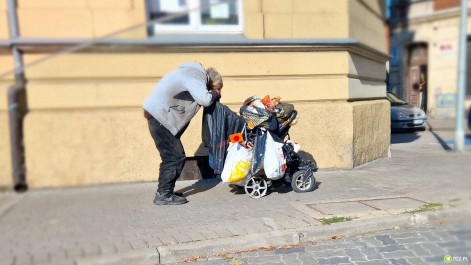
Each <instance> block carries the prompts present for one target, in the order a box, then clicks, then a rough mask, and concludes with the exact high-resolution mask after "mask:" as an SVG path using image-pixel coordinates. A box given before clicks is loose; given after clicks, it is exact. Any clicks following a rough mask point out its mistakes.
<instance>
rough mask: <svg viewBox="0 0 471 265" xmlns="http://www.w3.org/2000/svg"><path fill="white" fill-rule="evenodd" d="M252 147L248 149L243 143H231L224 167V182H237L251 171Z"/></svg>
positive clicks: (222, 175)
mask: <svg viewBox="0 0 471 265" xmlns="http://www.w3.org/2000/svg"><path fill="white" fill-rule="evenodd" d="M251 157H252V149H247V148H245V147H244V145H243V144H242V143H229V147H228V148H227V156H226V161H224V168H223V169H222V173H221V179H222V182H230V183H237V182H240V181H242V180H243V179H244V178H245V177H246V176H247V174H248V173H249V168H250V158H251Z"/></svg>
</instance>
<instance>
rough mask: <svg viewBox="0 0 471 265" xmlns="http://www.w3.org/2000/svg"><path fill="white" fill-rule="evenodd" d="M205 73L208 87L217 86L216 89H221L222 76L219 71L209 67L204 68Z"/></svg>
mask: <svg viewBox="0 0 471 265" xmlns="http://www.w3.org/2000/svg"><path fill="white" fill-rule="evenodd" d="M206 73H207V74H208V77H209V81H208V88H209V89H213V88H217V89H218V90H221V89H222V86H223V83H222V77H221V75H220V74H219V72H218V71H217V70H216V69H214V68H212V67H209V68H208V69H206Z"/></svg>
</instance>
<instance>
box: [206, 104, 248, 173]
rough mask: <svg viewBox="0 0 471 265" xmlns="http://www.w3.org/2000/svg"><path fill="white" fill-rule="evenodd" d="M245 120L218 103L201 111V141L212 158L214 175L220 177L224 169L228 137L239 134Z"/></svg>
mask: <svg viewBox="0 0 471 265" xmlns="http://www.w3.org/2000/svg"><path fill="white" fill-rule="evenodd" d="M244 123H245V120H244V118H243V117H241V116H239V115H237V113H235V112H233V111H232V110H230V109H229V108H228V107H227V106H225V105H223V104H221V103H220V102H219V101H217V102H215V103H214V104H212V105H211V106H209V107H206V108H204V111H203V128H202V140H203V145H204V146H206V147H207V148H208V149H209V154H210V155H211V156H212V157H213V169H214V174H215V175H220V174H221V173H222V169H223V168H224V161H225V158H226V157H225V156H226V150H227V147H228V145H229V142H228V139H229V135H231V134H234V133H237V132H241V131H242V129H243V127H244Z"/></svg>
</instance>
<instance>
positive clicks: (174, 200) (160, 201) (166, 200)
mask: <svg viewBox="0 0 471 265" xmlns="http://www.w3.org/2000/svg"><path fill="white" fill-rule="evenodd" d="M187 202H188V200H187V199H186V198H185V197H180V196H178V195H175V194H172V195H170V196H168V195H167V196H165V195H160V194H159V193H157V194H156V195H155V199H154V204H156V205H178V204H184V203H187Z"/></svg>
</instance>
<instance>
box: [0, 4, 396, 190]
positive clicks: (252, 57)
mask: <svg viewBox="0 0 471 265" xmlns="http://www.w3.org/2000/svg"><path fill="white" fill-rule="evenodd" d="M138 2H139V1H137V0H136V1H130V0H129V1H124V0H123V1H117V2H115V1H91V0H90V1H86V0H82V1H74V2H70V3H69V2H67V3H66V2H64V1H58V0H56V1H53V0H48V1H45V0H44V1H33V0H30V1H25V0H20V1H19V7H20V10H19V15H20V24H21V26H22V32H24V33H25V35H24V37H38V36H39V35H41V36H43V37H55V38H82V37H83V38H92V37H97V36H101V35H102V34H107V33H109V32H112V31H114V30H116V29H117V28H118V26H116V27H114V25H113V23H107V24H110V25H107V26H106V27H104V25H103V23H105V21H100V20H99V19H98V17H100V18H104V17H107V16H110V20H111V21H113V18H116V19H117V20H119V21H122V17H120V16H124V17H127V18H129V19H128V20H125V22H123V23H124V24H127V25H132V24H133V23H134V22H136V23H138V22H139V16H138V15H136V14H135V12H137V13H139V12H141V11H142V12H144V11H143V10H144V7H143V5H138V4H137V3H138ZM324 2H325V1H307V0H253V1H252V0H250V1H249V0H245V1H244V18H245V27H244V34H245V35H246V36H247V37H249V38H253V39H272V38H273V39H279V38H286V39H292V38H295V39H297V38H299V39H316V38H319V39H339V40H340V41H341V42H342V41H344V42H345V43H346V44H344V45H340V46H339V45H337V46H332V47H330V48H328V49H326V48H325V47H321V46H319V47H317V46H316V44H313V45H312V47H310V48H305V47H304V48H303V47H291V48H289V47H288V46H287V47H278V48H271V49H270V50H269V51H267V50H264V49H263V48H258V49H255V48H254V49H253V50H251V51H247V50H244V49H242V48H240V49H239V48H233V49H234V50H230V51H218V50H216V49H214V50H211V48H209V50H206V51H199V52H192V51H191V49H187V50H185V49H183V50H181V51H180V52H174V51H165V50H159V49H156V50H155V51H151V52H147V53H146V52H141V51H138V52H130V51H128V52H125V53H112V52H111V53H74V54H69V55H65V54H63V55H61V56H58V57H55V58H51V59H48V60H44V61H42V62H41V63H40V64H37V65H33V66H30V67H27V68H26V76H27V78H28V88H27V89H28V104H29V113H28V115H27V116H26V118H25V123H24V124H25V147H26V164H27V170H28V172H27V174H28V183H29V185H30V186H31V187H56V186H69V185H82V184H94V183H112V182H129V181H154V180H156V179H157V178H158V176H157V174H158V165H159V163H160V157H159V155H158V153H157V150H156V149H155V147H154V144H153V141H152V138H151V137H150V135H149V132H148V129H147V125H146V120H145V119H144V118H143V117H142V111H141V104H142V102H143V100H144V98H145V97H146V96H147V94H148V93H149V92H150V91H151V89H152V88H153V87H154V85H155V83H156V82H157V81H158V80H159V79H160V78H161V77H162V76H163V75H164V74H166V73H168V72H169V71H171V70H173V69H175V68H176V67H177V66H178V65H179V64H180V63H182V62H185V61H200V62H202V63H203V65H205V66H214V67H216V68H217V69H218V70H219V71H220V72H221V73H222V75H223V77H224V89H223V97H222V103H224V104H227V105H229V106H230V107H231V108H232V109H233V110H234V111H238V109H239V107H240V105H241V103H242V102H243V101H244V100H245V99H246V98H247V97H249V96H251V95H257V96H260V97H263V96H265V95H267V94H268V95H271V96H281V98H282V100H283V101H286V102H290V103H293V104H295V106H296V108H297V109H298V112H299V117H300V121H299V124H298V125H296V126H294V127H293V128H292V129H291V131H290V133H291V136H292V139H294V140H295V141H297V142H299V143H300V144H301V146H302V150H303V151H305V152H306V153H308V154H310V155H312V156H313V157H314V158H315V160H316V161H317V163H318V165H319V166H320V167H321V168H323V169H325V168H345V169H348V168H353V167H354V166H358V165H360V164H362V163H366V162H368V161H372V160H374V159H377V158H380V157H384V156H386V155H387V150H388V147H389V104H388V103H387V101H385V100H384V99H383V98H384V96H385V84H384V78H385V60H386V57H385V56H384V55H382V54H381V52H384V42H382V41H377V42H373V40H375V39H380V40H382V39H383V38H384V32H380V30H378V28H380V27H381V26H378V25H382V22H381V21H380V19H379V18H377V17H375V16H374V15H371V14H369V12H371V11H367V12H366V13H364V15H366V14H368V18H369V19H371V23H370V24H374V25H376V26H373V25H368V24H364V23H359V22H360V19H359V18H358V17H354V15H353V14H352V13H353V12H363V11H364V10H362V8H363V9H366V8H365V6H364V5H360V4H359V3H356V2H357V1H347V0H337V1H334V2H335V3H332V2H329V4H327V3H324ZM352 2H355V3H352ZM110 5H112V7H110ZM368 5H373V8H372V10H377V9H378V8H380V7H379V6H378V3H377V2H376V1H371V2H368ZM334 6H335V7H336V8H333V7H334ZM49 7H51V8H49ZM52 7H54V8H52ZM46 9H47V10H46ZM139 10H141V11H139ZM56 11H58V12H59V11H64V12H65V13H62V14H68V17H70V18H73V19H70V21H67V18H63V19H64V20H66V21H65V22H64V23H65V24H64V26H63V28H58V29H57V32H54V30H53V24H52V21H51V22H48V21H47V19H48V18H45V19H46V22H45V23H43V24H42V25H43V26H44V25H45V28H44V29H42V28H38V27H39V26H38V24H37V20H38V17H41V16H47V17H53V16H56V14H54V12H56ZM99 11H100V12H103V13H101V15H100V16H97V14H98V13H99ZM115 11H116V12H121V13H120V14H121V15H120V16H118V15H117V16H116V17H115V16H113V15H112V14H114V12H115ZM107 12H108V13H107ZM123 12H124V13H125V15H123ZM375 12H376V11H375ZM105 13H106V14H105ZM57 16H63V15H59V14H57ZM79 16H81V17H80V19H83V21H84V23H83V27H81V28H80V29H77V30H75V29H74V27H79V25H76V24H73V23H76V21H77V19H79ZM142 18H144V13H143V14H142ZM67 23H71V24H69V25H68V26H67ZM351 23H357V24H358V26H357V27H355V28H352V27H351V26H350V24H351ZM61 27H62V26H61ZM67 27H70V28H71V29H72V30H70V31H68V30H65V28H67ZM119 27H121V28H122V27H125V26H124V25H122V24H120V25H119ZM362 29H363V30H362ZM142 30H143V29H142ZM137 32H141V33H142V32H145V31H144V30H143V31H140V30H137ZM372 34H374V35H375V36H371V35H372ZM131 37H132V38H138V39H139V38H140V37H142V36H140V35H139V34H131ZM350 38H355V39H356V40H357V41H358V42H360V43H364V44H366V46H361V47H359V46H356V45H355V44H351V43H349V42H348V41H347V40H349V39H350ZM367 47H370V48H367ZM92 50H93V49H92ZM375 50H376V51H375ZM41 56H43V55H41V54H35V55H26V57H25V59H26V60H33V59H34V58H36V59H38V58H41ZM0 106H1V105H0ZM0 111H1V109H0ZM201 114H202V111H200V113H199V114H198V115H197V117H195V118H194V119H193V120H192V122H191V124H190V127H189V128H188V130H187V132H186V133H185V134H184V136H183V138H182V141H183V143H184V146H185V150H186V153H187V156H195V155H206V154H207V150H205V149H202V148H201V146H200V145H201ZM0 122H1V115H0ZM1 133H4V132H1V131H0V134H1ZM1 136H2V135H0V137H1ZM1 144H2V143H1V142H0V145H1ZM4 146H6V145H4ZM0 162H1V161H0ZM2 174H3V173H2ZM6 175H8V172H6ZM0 179H3V178H2V177H0ZM0 185H1V183H0Z"/></svg>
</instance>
